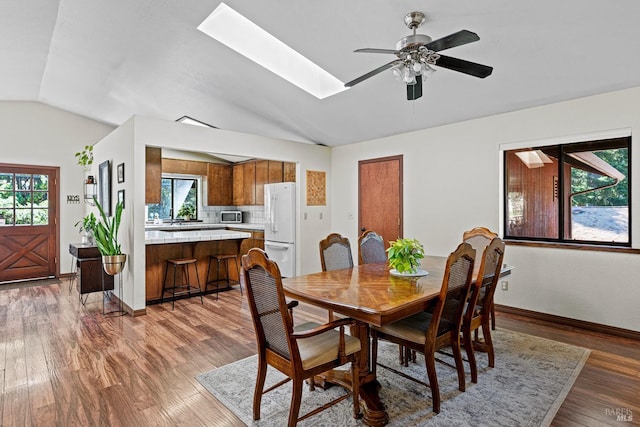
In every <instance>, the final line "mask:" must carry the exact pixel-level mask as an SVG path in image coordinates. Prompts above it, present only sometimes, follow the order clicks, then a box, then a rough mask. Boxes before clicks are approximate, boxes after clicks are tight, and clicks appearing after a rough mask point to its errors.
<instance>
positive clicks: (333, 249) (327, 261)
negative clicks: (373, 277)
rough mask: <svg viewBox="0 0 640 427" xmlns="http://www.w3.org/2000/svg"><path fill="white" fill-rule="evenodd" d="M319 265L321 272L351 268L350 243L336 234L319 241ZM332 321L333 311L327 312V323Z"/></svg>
mask: <svg viewBox="0 0 640 427" xmlns="http://www.w3.org/2000/svg"><path fill="white" fill-rule="evenodd" d="M320 264H321V265H322V271H333V270H342V269H343V268H352V267H353V256H352V255H351V243H349V239H348V238H346V237H343V236H342V235H340V234H338V233H331V234H329V235H328V236H327V237H325V238H324V239H323V240H321V241H320ZM333 319H334V314H333V310H329V321H332V320H333Z"/></svg>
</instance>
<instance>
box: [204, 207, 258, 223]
mask: <svg viewBox="0 0 640 427" xmlns="http://www.w3.org/2000/svg"><path fill="white" fill-rule="evenodd" d="M221 211H242V212H243V213H244V215H243V217H242V219H243V221H244V222H246V223H248V224H264V222H265V216H264V206H203V207H201V212H200V218H199V219H202V221H203V222H206V223H212V224H216V223H219V222H220V212H221Z"/></svg>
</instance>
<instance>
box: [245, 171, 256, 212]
mask: <svg viewBox="0 0 640 427" xmlns="http://www.w3.org/2000/svg"><path fill="white" fill-rule="evenodd" d="M243 166H244V172H243V175H244V191H243V193H244V204H245V205H255V204H256V162H247V163H243Z"/></svg>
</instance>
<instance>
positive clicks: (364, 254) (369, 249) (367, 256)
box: [358, 230, 387, 264]
mask: <svg viewBox="0 0 640 427" xmlns="http://www.w3.org/2000/svg"><path fill="white" fill-rule="evenodd" d="M386 260H387V251H386V249H385V247H384V240H383V239H382V236H380V235H379V234H378V233H376V232H375V231H373V230H366V231H365V232H364V233H362V234H361V235H360V237H358V264H370V263H375V262H385V261H386Z"/></svg>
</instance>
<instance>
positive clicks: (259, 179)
mask: <svg viewBox="0 0 640 427" xmlns="http://www.w3.org/2000/svg"><path fill="white" fill-rule="evenodd" d="M270 163H271V162H270V161H268V160H257V161H256V183H255V193H256V202H255V204H256V205H264V185H265V184H267V183H268V182H269V164H270Z"/></svg>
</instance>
